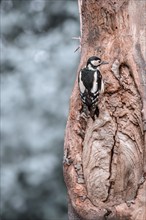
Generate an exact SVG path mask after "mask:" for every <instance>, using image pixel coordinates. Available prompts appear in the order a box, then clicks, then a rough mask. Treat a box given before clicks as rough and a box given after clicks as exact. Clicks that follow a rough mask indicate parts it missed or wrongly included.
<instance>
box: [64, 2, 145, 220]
mask: <svg viewBox="0 0 146 220" xmlns="http://www.w3.org/2000/svg"><path fill="white" fill-rule="evenodd" d="M79 12H80V26H81V61H80V64H79V70H80V68H81V67H83V66H84V65H85V62H86V61H87V59H88V58H89V57H90V56H92V55H97V56H98V57H100V58H102V59H103V60H106V61H108V62H109V65H106V66H103V67H102V75H103V79H104V82H105V93H104V94H103V95H102V97H100V101H99V109H100V114H99V117H98V118H97V119H96V120H95V121H93V120H92V119H91V118H88V120H87V121H86V120H84V119H83V118H82V117H80V111H81V100H80V97H79V89H78V84H77V80H76V82H75V86H74V89H73V92H72V96H71V99H70V111H69V116H68V121H67V126H66V134H65V145H64V154H65V155H64V178H65V182H66V186H67V190H68V196H69V219H70V220H73V219H74V220H98V219H115V220H116V219H117V220H118V219H124V220H126V219H127V220H145V219H146V181H145V173H146V133H145V131H146V1H145V0H106V1H105V0H79ZM78 72H79V71H78ZM77 74H78V73H77Z"/></svg>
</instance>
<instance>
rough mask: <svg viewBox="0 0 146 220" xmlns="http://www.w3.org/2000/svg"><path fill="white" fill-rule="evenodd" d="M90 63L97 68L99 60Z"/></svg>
mask: <svg viewBox="0 0 146 220" xmlns="http://www.w3.org/2000/svg"><path fill="white" fill-rule="evenodd" d="M91 63H92V64H93V66H98V65H99V63H100V62H99V60H93V61H91Z"/></svg>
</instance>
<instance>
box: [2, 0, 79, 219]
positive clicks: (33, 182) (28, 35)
mask: <svg viewBox="0 0 146 220" xmlns="http://www.w3.org/2000/svg"><path fill="white" fill-rule="evenodd" d="M0 10H1V11H0V13H1V14H0V18H1V19H0V22H1V36H0V37H1V60H0V62H1V182H0V187H1V219H2V220H66V219H67V195H66V187H65V183H64V180H63V172H62V160H63V141H64V131H65V125H66V121H67V115H68V110H69V98H70V95H71V91H72V88H73V84H74V80H75V77H76V71H77V67H78V63H79V52H76V53H74V51H75V49H76V48H77V47H78V44H79V42H78V41H77V40H76V41H75V40H73V39H72V37H74V36H77V37H78V36H79V35H80V33H79V14H78V4H77V0H74V1H73V0H1V1H0Z"/></svg>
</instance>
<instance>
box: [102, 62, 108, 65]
mask: <svg viewBox="0 0 146 220" xmlns="http://www.w3.org/2000/svg"><path fill="white" fill-rule="evenodd" d="M104 64H109V63H108V62H106V61H102V63H101V64H100V65H104Z"/></svg>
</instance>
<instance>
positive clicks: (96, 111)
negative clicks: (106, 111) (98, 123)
mask: <svg viewBox="0 0 146 220" xmlns="http://www.w3.org/2000/svg"><path fill="white" fill-rule="evenodd" d="M89 111H90V117H91V118H92V119H93V121H95V115H96V116H97V117H98V116H99V108H98V106H95V107H92V108H89Z"/></svg>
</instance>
